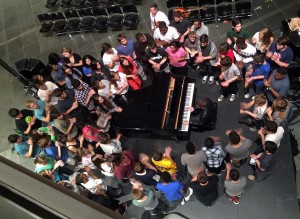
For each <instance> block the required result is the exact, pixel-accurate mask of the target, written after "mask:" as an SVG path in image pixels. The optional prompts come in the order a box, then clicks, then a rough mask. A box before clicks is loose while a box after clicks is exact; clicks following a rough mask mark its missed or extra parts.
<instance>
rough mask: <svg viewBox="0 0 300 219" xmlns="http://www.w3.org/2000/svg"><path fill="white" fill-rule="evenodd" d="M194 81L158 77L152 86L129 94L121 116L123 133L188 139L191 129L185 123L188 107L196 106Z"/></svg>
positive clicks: (120, 126)
mask: <svg viewBox="0 0 300 219" xmlns="http://www.w3.org/2000/svg"><path fill="white" fill-rule="evenodd" d="M194 96H195V80H192V79H190V78H189V77H185V76H173V75H170V74H165V73H161V74H157V75H156V76H155V77H154V79H153V82H152V85H151V86H149V87H146V88H143V89H141V90H137V91H133V92H131V93H130V94H128V96H127V99H128V103H127V105H126V106H125V107H124V108H123V111H122V113H121V114H120V115H119V116H118V119H117V122H116V123H117V126H118V128H119V130H120V132H121V133H123V134H124V133H128V132H130V131H134V132H153V133H155V134H158V135H166V136H169V137H170V138H172V139H174V140H175V141H178V138H177V137H179V136H187V135H188V133H189V126H185V125H183V124H182V123H183V121H185V120H187V121H188V120H189V119H190V111H189V110H188V108H189V107H190V106H192V105H193V102H194V99H195V98H194Z"/></svg>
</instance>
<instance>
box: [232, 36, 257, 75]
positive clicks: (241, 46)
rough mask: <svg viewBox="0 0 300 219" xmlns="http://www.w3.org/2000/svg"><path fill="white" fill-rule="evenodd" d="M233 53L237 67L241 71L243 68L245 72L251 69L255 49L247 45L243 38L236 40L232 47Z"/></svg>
mask: <svg viewBox="0 0 300 219" xmlns="http://www.w3.org/2000/svg"><path fill="white" fill-rule="evenodd" d="M233 53H234V57H235V60H236V65H237V67H238V68H239V69H240V70H241V69H243V68H244V67H245V68H246V72H248V71H249V70H250V68H251V66H252V65H251V62H253V56H254V55H255V54H256V49H255V47H254V46H252V45H251V44H249V43H246V40H245V38H241V37H239V38H237V40H236V43H235V45H234V47H233Z"/></svg>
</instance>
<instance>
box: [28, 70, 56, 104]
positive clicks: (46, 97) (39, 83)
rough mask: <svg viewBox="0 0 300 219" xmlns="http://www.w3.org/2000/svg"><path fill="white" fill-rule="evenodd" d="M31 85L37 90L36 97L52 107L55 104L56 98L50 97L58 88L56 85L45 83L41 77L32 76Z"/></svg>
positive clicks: (49, 82)
mask: <svg viewBox="0 0 300 219" xmlns="http://www.w3.org/2000/svg"><path fill="white" fill-rule="evenodd" d="M32 80H33V84H34V85H35V86H36V87H37V88H39V89H38V92H37V95H38V96H39V98H40V99H41V100H43V101H45V102H46V103H50V104H52V105H55V104H57V101H58V98H57V97H54V96H51V94H52V91H53V90H55V89H56V88H58V86H57V85H56V84H54V83H53V82H51V81H46V80H45V79H44V77H43V76H41V75H34V76H33V77H32Z"/></svg>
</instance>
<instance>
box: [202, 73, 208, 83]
mask: <svg viewBox="0 0 300 219" xmlns="http://www.w3.org/2000/svg"><path fill="white" fill-rule="evenodd" d="M207 78H208V75H205V76H204V77H203V78H202V84H205V83H206V81H207Z"/></svg>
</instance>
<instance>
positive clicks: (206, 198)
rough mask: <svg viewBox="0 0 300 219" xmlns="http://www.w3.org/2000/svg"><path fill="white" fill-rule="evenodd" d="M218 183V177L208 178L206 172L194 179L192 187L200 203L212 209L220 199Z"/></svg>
mask: <svg viewBox="0 0 300 219" xmlns="http://www.w3.org/2000/svg"><path fill="white" fill-rule="evenodd" d="M218 182H219V178H218V177H217V176H216V175H209V176H208V175H207V174H206V173H205V172H200V173H198V175H195V176H194V177H193V178H192V180H191V184H190V187H191V188H192V189H193V191H194V193H195V196H196V198H197V199H198V201H199V202H201V203H202V204H203V205H205V206H207V207H210V206H211V205H212V204H213V203H214V202H215V201H216V200H217V199H218Z"/></svg>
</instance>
